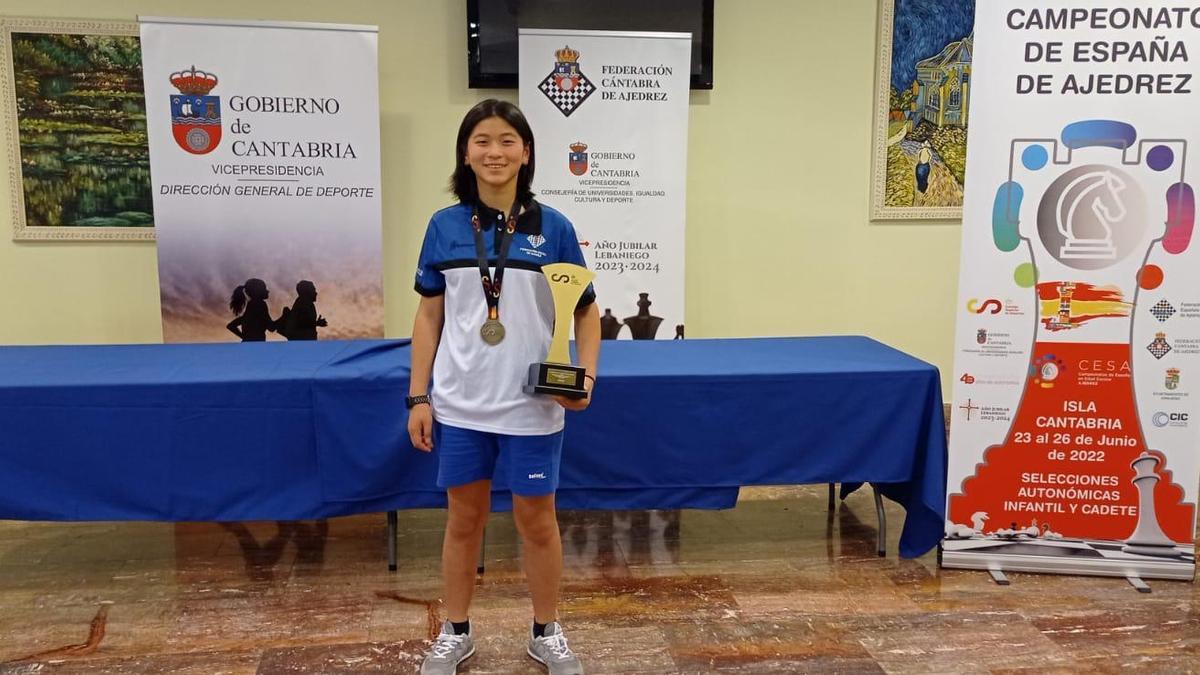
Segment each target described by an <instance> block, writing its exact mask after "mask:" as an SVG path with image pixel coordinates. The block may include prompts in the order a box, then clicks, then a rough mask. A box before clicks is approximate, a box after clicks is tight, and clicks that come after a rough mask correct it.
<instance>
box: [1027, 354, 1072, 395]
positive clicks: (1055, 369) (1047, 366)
mask: <svg viewBox="0 0 1200 675" xmlns="http://www.w3.org/2000/svg"><path fill="white" fill-rule="evenodd" d="M1064 372H1066V366H1065V365H1064V364H1063V362H1062V361H1060V360H1059V359H1057V358H1055V356H1054V355H1053V354H1044V355H1042V356H1039V357H1038V358H1036V359H1034V361H1033V363H1031V364H1029V377H1031V378H1033V382H1034V384H1036V385H1038V386H1040V387H1042V388H1044V389H1050V388H1052V387H1053V386H1054V381H1055V380H1057V379H1058V377H1059V376H1060V375H1062V374H1063V373H1064Z"/></svg>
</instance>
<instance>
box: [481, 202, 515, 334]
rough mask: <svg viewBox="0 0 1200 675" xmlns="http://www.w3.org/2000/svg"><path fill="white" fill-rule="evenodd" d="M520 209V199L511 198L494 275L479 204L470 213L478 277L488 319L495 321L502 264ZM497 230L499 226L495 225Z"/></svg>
mask: <svg viewBox="0 0 1200 675" xmlns="http://www.w3.org/2000/svg"><path fill="white" fill-rule="evenodd" d="M520 210H521V200H520V198H517V199H515V200H513V205H512V209H511V210H510V211H509V213H508V218H507V219H506V220H505V223H504V234H503V235H501V237H500V250H499V251H498V252H497V253H496V276H495V278H493V277H492V275H491V273H490V272H488V255H487V244H485V243H484V241H483V228H482V226H481V225H480V223H479V206H475V208H474V210H473V212H472V213H471V229H473V230H474V231H475V256H476V258H478V260H479V278H480V282H481V283H482V284H483V299H484V300H486V301H487V308H488V319H489V320H491V321H496V320H498V319H499V318H500V286H501V284H502V283H503V282H504V264H505V263H506V262H508V247H509V245H510V244H511V243H512V238H513V232H516V230H517V214H518V213H519V212H520ZM496 229H497V230H499V229H500V228H499V226H497V227H496Z"/></svg>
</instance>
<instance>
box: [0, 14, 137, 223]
mask: <svg viewBox="0 0 1200 675" xmlns="http://www.w3.org/2000/svg"><path fill="white" fill-rule="evenodd" d="M137 32H138V28H137V24H136V23H133V22H116V21H86V20H79V21H67V20H47V19H13V18H0V43H2V44H0V97H2V99H3V100H2V102H0V103H2V105H0V113H2V114H0V117H2V119H3V125H4V127H5V128H4V132H5V133H4V137H5V143H6V146H7V148H6V149H7V153H6V155H7V161H8V166H9V171H8V174H9V176H10V177H11V179H10V180H11V183H12V184H11V186H10V189H11V204H12V217H13V238H14V239H17V240H137V239H153V237H154V216H153V214H152V207H151V200H152V196H151V188H150V157H149V150H148V146H147V141H146V105H145V100H144V98H143V93H142V91H143V90H142V57H141V49H140V46H139V42H138V34H137Z"/></svg>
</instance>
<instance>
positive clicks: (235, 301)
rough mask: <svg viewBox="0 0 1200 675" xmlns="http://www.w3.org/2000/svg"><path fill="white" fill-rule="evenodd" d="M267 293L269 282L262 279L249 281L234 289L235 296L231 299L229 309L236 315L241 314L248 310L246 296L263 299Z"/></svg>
mask: <svg viewBox="0 0 1200 675" xmlns="http://www.w3.org/2000/svg"><path fill="white" fill-rule="evenodd" d="M266 292H267V282H265V281H263V280H262V279H247V280H246V283H244V284H242V285H241V286H238V287H237V288H235V289H233V295H232V296H231V297H230V298H229V309H231V310H233V313H234V314H241V313H242V310H244V309H246V294H247V293H249V294H250V297H255V296H258V297H262V296H263V295H264V294H265V293H266Z"/></svg>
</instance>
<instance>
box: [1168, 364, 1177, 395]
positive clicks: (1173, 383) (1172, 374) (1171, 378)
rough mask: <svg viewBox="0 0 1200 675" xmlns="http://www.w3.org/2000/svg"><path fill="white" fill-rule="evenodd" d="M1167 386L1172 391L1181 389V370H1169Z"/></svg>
mask: <svg viewBox="0 0 1200 675" xmlns="http://www.w3.org/2000/svg"><path fill="white" fill-rule="evenodd" d="M1166 386H1167V389H1168V390H1170V391H1175V390H1176V389H1178V388H1179V369H1178V368H1167V381H1166Z"/></svg>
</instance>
